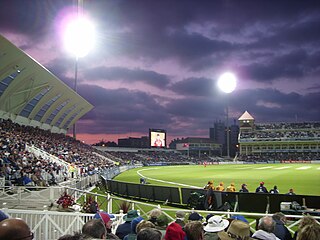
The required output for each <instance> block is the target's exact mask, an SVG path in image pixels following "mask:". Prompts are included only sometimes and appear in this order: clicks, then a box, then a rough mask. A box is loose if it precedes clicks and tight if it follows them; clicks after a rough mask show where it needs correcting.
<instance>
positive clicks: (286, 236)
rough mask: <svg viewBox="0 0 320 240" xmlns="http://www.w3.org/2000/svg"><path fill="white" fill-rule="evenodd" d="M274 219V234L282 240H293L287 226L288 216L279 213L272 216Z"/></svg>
mask: <svg viewBox="0 0 320 240" xmlns="http://www.w3.org/2000/svg"><path fill="white" fill-rule="evenodd" d="M272 219H273V221H274V222H275V223H276V225H275V229H274V232H273V233H274V234H275V235H276V236H277V237H278V238H280V239H281V240H292V236H291V233H290V231H289V230H288V228H287V227H286V226H285V224H286V222H287V219H286V216H285V215H284V214H283V213H281V212H277V213H275V214H273V215H272Z"/></svg>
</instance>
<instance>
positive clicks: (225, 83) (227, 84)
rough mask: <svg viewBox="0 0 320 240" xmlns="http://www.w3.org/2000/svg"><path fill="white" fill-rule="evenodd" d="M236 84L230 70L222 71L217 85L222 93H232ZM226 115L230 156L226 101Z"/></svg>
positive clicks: (228, 153) (228, 145) (228, 146)
mask: <svg viewBox="0 0 320 240" xmlns="http://www.w3.org/2000/svg"><path fill="white" fill-rule="evenodd" d="M236 86H237V78H236V76H235V75H234V74H233V73H231V72H226V73H223V74H222V75H221V76H220V77H219V79H218V87H219V89H220V90H221V91H222V92H224V93H228V94H229V93H232V92H233V91H234V90H235V89H236ZM226 117H227V123H226V128H227V157H228V158H230V132H229V106H228V102H227V103H226Z"/></svg>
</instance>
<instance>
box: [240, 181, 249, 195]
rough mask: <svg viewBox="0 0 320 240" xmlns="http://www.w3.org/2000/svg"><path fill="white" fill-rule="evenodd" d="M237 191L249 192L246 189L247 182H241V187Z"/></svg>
mask: <svg viewBox="0 0 320 240" xmlns="http://www.w3.org/2000/svg"><path fill="white" fill-rule="evenodd" d="M239 192H245V193H247V192H249V190H248V188H247V184H245V183H244V184H242V185H241V189H240V190H239Z"/></svg>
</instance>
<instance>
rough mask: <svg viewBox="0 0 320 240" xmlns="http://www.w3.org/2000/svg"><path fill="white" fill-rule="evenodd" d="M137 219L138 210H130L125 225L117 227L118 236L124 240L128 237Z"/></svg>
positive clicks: (125, 218) (125, 217)
mask: <svg viewBox="0 0 320 240" xmlns="http://www.w3.org/2000/svg"><path fill="white" fill-rule="evenodd" d="M136 217H139V215H138V211H137V210H130V211H129V212H128V213H127V215H125V216H124V218H123V219H124V221H125V222H124V223H122V224H120V225H119V226H118V227H117V230H116V235H117V236H118V237H119V238H120V239H123V238H124V237H125V236H126V235H128V234H129V233H131V221H132V220H133V219H135V218H136Z"/></svg>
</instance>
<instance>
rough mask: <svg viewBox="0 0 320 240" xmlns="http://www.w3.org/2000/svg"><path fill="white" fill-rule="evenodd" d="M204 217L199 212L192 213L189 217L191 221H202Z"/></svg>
mask: <svg viewBox="0 0 320 240" xmlns="http://www.w3.org/2000/svg"><path fill="white" fill-rule="evenodd" d="M202 219H203V217H202V216H201V215H200V214H199V213H197V212H193V213H191V214H190V215H189V217H188V220H189V221H202Z"/></svg>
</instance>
